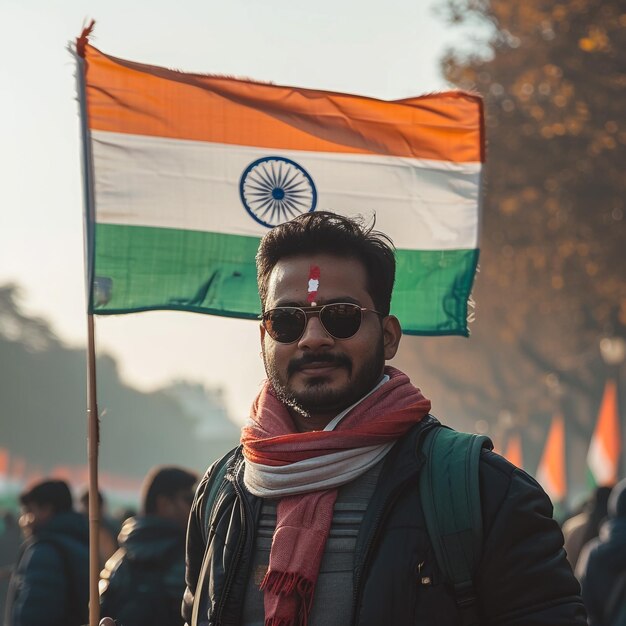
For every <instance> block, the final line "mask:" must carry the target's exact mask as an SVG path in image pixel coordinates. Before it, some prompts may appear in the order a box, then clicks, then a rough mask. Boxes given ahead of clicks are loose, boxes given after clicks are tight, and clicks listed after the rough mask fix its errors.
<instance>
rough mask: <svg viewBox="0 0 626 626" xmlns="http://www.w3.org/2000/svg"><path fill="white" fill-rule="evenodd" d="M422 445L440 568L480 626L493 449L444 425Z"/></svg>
mask: <svg viewBox="0 0 626 626" xmlns="http://www.w3.org/2000/svg"><path fill="white" fill-rule="evenodd" d="M418 441H420V442H421V443H418V448H419V449H418V454H421V455H422V456H423V457H425V459H424V466H423V468H422V470H421V471H420V475H419V492H420V500H421V504H422V509H423V511H424V518H425V520H426V530H427V531H428V536H429V538H430V541H431V543H432V546H433V552H434V553H435V558H436V560H437V565H438V566H439V569H440V570H441V572H442V574H443V577H444V580H445V581H446V583H448V584H449V585H450V586H451V588H452V589H453V591H454V595H455V599H456V604H457V606H458V608H459V612H460V614H461V621H462V625H463V626H477V625H478V624H480V621H479V619H478V614H477V612H476V593H475V590H474V583H473V580H474V575H475V573H476V569H477V567H478V563H479V561H480V557H481V554H482V539H483V529H482V512H481V503H480V487H479V480H478V463H479V460H480V453H481V450H482V449H483V448H487V449H488V450H492V449H493V443H492V442H491V439H489V437H486V436H485V435H473V434H470V433H462V432H458V431H456V430H452V429H451V428H448V427H447V426H443V425H437V426H435V427H433V428H430V429H429V430H428V431H427V432H426V433H425V434H424V436H423V437H421V438H420V439H419V440H418ZM233 457H234V453H233V452H231V453H229V454H226V455H225V456H224V457H222V458H221V459H220V460H219V461H217V463H216V465H215V468H214V469H213V473H212V474H211V478H210V479H209V483H208V485H207V490H206V492H205V493H206V494H207V496H206V499H205V505H204V507H205V508H204V518H203V519H204V529H205V531H206V532H208V524H209V520H210V519H211V514H212V509H213V505H214V503H215V499H216V496H217V493H218V491H219V489H220V487H221V486H222V484H223V482H224V479H225V476H226V472H227V470H228V468H229V466H230V461H231V460H232V459H233ZM207 565H208V559H204V562H203V564H202V570H201V572H200V576H199V578H198V580H199V581H202V580H204V578H205V576H206V569H207ZM199 604H200V603H199V602H194V604H193V612H192V621H191V624H192V626H195V625H196V624H198V621H197V619H198V609H199V606H198V605H199ZM625 626H626V625H625Z"/></svg>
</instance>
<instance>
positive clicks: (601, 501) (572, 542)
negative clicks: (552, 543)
mask: <svg viewBox="0 0 626 626" xmlns="http://www.w3.org/2000/svg"><path fill="white" fill-rule="evenodd" d="M610 493H611V487H597V488H596V489H595V490H594V492H593V493H592V494H591V496H590V497H589V500H588V501H587V502H586V503H585V504H584V506H583V510H582V511H581V512H580V513H578V514H577V515H574V517H570V518H569V519H568V520H566V521H565V523H564V524H563V536H564V537H565V552H567V560H568V561H569V562H570V565H571V566H572V569H573V570H574V571H576V565H577V563H578V558H579V556H580V553H581V551H582V549H583V546H584V545H585V544H586V543H587V542H588V541H591V540H592V539H595V538H596V537H597V536H598V533H599V532H600V525H601V524H602V522H603V521H604V520H605V519H606V516H607V504H608V501H609V495H610Z"/></svg>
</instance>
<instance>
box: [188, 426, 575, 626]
mask: <svg viewBox="0 0 626 626" xmlns="http://www.w3.org/2000/svg"><path fill="white" fill-rule="evenodd" d="M436 424H437V421H436V420H435V419H434V418H432V417H430V416H429V417H428V418H426V419H425V420H423V421H422V422H421V423H420V424H418V425H417V426H416V427H414V428H413V429H412V430H411V431H410V432H409V433H408V434H407V435H406V436H405V437H403V438H402V439H401V440H399V441H398V443H397V444H396V445H395V446H394V448H392V450H391V451H390V452H389V453H388V455H387V457H386V459H385V461H384V465H383V468H382V471H381V474H380V477H379V479H378V483H377V486H376V490H375V492H374V495H373V496H372V499H371V501H370V504H369V507H368V509H367V511H366V514H365V517H364V519H363V523H362V526H361V529H360V532H359V536H358V539H357V544H356V549H355V554H354V578H353V587H354V588H353V621H352V623H353V624H354V625H355V626H356V625H358V626H370V625H372V626H380V625H381V624H393V625H394V626H404V625H406V626H408V625H410V624H421V625H424V626H427V625H428V624H433V625H434V624H436V625H437V626H453V625H454V626H456V625H460V624H461V621H460V620H461V617H460V613H459V610H458V608H457V606H456V601H455V597H454V595H453V593H452V592H451V590H450V589H449V588H448V587H447V585H445V584H443V582H442V576H441V572H440V571H439V570H438V567H437V564H436V562H435V558H434V555H433V551H432V547H431V545H430V541H429V539H428V535H427V532H426V529H425V522H424V517H423V513H422V509H421V504H420V498H419V494H418V490H417V486H418V473H419V471H420V468H421V467H422V465H423V457H422V456H421V455H420V454H418V453H417V449H418V438H419V436H420V434H423V433H424V432H425V431H426V429H427V428H430V427H433V426H435V425H436ZM210 473H211V468H210V469H209V471H208V472H207V475H205V477H204V479H203V481H202V483H201V484H200V486H199V488H198V492H197V495H196V500H195V502H194V505H193V507H192V512H191V517H190V521H189V529H188V533H187V590H186V591H185V600H184V603H183V613H184V616H185V619H186V621H187V623H191V613H192V605H193V598H194V595H195V593H196V590H197V589H198V587H199V585H198V579H199V577H200V570H201V566H202V560H203V556H204V553H205V547H206V546H205V541H204V536H205V532H204V531H203V524H204V521H203V510H204V507H203V502H204V498H205V496H206V493H205V487H206V485H207V480H208V477H209V476H210ZM480 488H481V498H482V513H483V529H484V549H483V557H482V562H481V565H480V567H479V571H478V574H477V577H476V580H475V584H476V590H477V594H478V607H477V608H478V611H479V613H480V615H481V620H482V623H483V624H494V625H495V624H498V625H506V626H539V625H541V626H544V625H555V626H567V625H577V626H585V624H586V617H585V610H584V607H583V605H582V601H581V599H580V597H579V591H580V590H579V586H578V583H577V582H576V579H575V578H574V576H573V574H572V571H571V568H570V566H569V564H568V563H567V560H566V558H565V551H564V550H563V536H562V534H561V531H560V529H559V527H558V525H557V524H556V522H555V521H554V520H553V519H552V518H551V513H552V506H551V504H550V501H549V499H548V497H547V496H546V494H545V493H544V492H543V490H542V489H541V487H540V486H539V485H538V484H537V483H536V482H535V481H534V480H533V479H532V478H531V477H530V476H528V475H527V474H526V473H524V472H523V471H521V470H519V469H517V468H516V467H515V466H513V465H511V464H510V463H508V462H507V461H506V460H505V459H503V458H502V457H500V456H498V455H497V454H494V453H493V452H489V451H484V452H483V453H482V457H481V463H480ZM215 501H216V504H217V506H216V507H215V512H214V516H213V517H212V519H211V520H210V533H209V546H208V552H207V558H208V568H207V575H206V577H205V581H204V584H202V585H200V587H201V588H202V601H201V606H203V610H202V611H201V613H200V619H199V623H203V624H207V623H208V624H209V625H210V626H238V625H239V624H240V619H241V609H242V603H243V598H244V594H245V588H246V582H247V579H248V576H249V573H250V564H251V562H252V555H253V549H254V537H255V524H256V520H257V519H258V514H259V511H260V504H261V503H260V500H259V499H258V498H255V497H254V496H252V495H251V494H250V493H249V492H248V491H247V490H246V488H245V486H244V485H243V457H242V454H241V450H240V449H237V450H235V451H234V452H233V453H231V460H230V469H229V472H228V473H227V480H226V481H225V485H224V487H223V488H221V489H220V490H219V493H218V494H217V497H216V500H215ZM420 564H421V568H418V565H420ZM418 569H419V574H418ZM424 579H427V580H428V579H429V580H428V584H421V581H422V580H424ZM207 616H208V620H207Z"/></svg>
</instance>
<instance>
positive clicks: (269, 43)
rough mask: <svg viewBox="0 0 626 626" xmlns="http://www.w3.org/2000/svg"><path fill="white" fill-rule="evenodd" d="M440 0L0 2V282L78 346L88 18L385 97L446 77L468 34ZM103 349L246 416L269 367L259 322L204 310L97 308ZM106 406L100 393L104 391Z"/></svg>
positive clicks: (286, 79)
mask: <svg viewBox="0 0 626 626" xmlns="http://www.w3.org/2000/svg"><path fill="white" fill-rule="evenodd" d="M437 4H439V3H438V2H437V1H436V0H386V2H385V3H382V2H375V1H371V0H316V1H315V2H306V3H305V2H297V1H294V0H229V1H228V2H223V1H221V2H214V1H213V0H202V1H199V0H180V1H179V2H171V1H170V2H164V1H162V0H153V1H151V2H142V1H136V2H129V1H128V0H123V1H122V0H106V1H104V0H98V1H95V0H60V1H59V2H50V1H49V0H46V1H44V0H0V58H1V59H2V62H1V63H0V85H2V90H1V92H0V171H1V172H2V175H1V176H0V284H2V283H6V282H10V281H12V282H17V283H19V284H20V285H21V286H22V287H23V303H24V306H25V308H26V310H27V311H28V312H30V313H34V314H37V315H41V316H44V317H46V318H47V319H49V320H50V321H51V322H52V324H53V326H54V328H55V330H56V332H57V333H58V334H59V336H60V337H61V338H62V339H63V340H64V341H66V342H67V343H68V344H71V345H79V344H84V342H85V334H86V323H85V315H84V311H85V297H84V277H83V241H82V189H81V178H80V150H79V148H80V143H79V126H78V113H77V105H76V102H75V85H74V62H73V59H72V57H71V55H70V54H69V53H68V52H67V50H66V46H67V43H68V41H70V40H72V39H74V38H75V37H76V36H77V35H78V34H79V33H80V30H81V27H82V24H83V22H84V21H85V20H86V19H87V18H94V19H95V20H96V28H95V32H94V35H93V36H92V38H91V42H92V43H93V45H95V46H96V47H98V48H100V49H101V50H103V51H104V52H107V53H109V54H112V55H114V56H118V57H122V58H127V59H131V60H134V61H139V62H144V63H151V64H155V65H165V66H168V67H173V68H177V69H181V70H188V71H196V72H210V73H216V74H228V75H234V76H239V77H248V78H253V79H258V80H262V81H272V82H274V83H278V84H287V85H296V86H300V87H314V88H320V89H329V90H335V91H346V92H351V93H357V94H364V95H369V96H375V97H379V98H385V99H395V98H403V97H409V96H415V95H420V94H422V93H426V92H429V91H435V90H440V89H444V88H446V87H447V85H446V83H445V82H444V80H443V79H442V78H441V76H440V74H439V67H438V61H439V58H440V57H441V55H442V54H443V52H444V50H445V49H446V48H447V47H448V46H450V45H451V44H459V43H463V44H465V43H466V42H467V31H463V30H461V29H451V28H450V27H448V26H447V25H446V24H445V23H444V21H443V19H442V18H441V17H438V16H437V15H436V14H435V13H434V11H433V6H436V5H437ZM96 322H97V325H96V340H97V344H98V349H99V351H100V352H108V353H110V354H112V355H114V356H115V357H116V359H117V360H118V362H119V364H120V367H121V371H122V375H123V376H124V378H125V379H126V380H127V381H128V382H129V383H131V384H133V385H136V386H138V387H140V388H143V389H151V388H154V387H157V386H159V385H161V384H165V383H167V382H168V381H170V380H172V379H176V378H185V379H189V380H192V381H200V382H203V383H205V384H207V385H211V386H212V385H220V386H223V387H224V388H225V389H226V397H227V399H228V403H229V408H230V409H231V412H232V414H233V416H235V417H236V418H238V419H240V420H241V419H242V418H243V417H244V416H245V414H246V413H247V410H248V407H249V406H250V403H251V401H252V399H253V396H254V394H255V393H256V391H257V390H258V388H259V384H260V382H261V381H262V380H263V376H264V375H263V368H262V362H261V358H260V356H259V352H260V345H259V339H258V335H259V333H258V325H257V324H256V323H255V322H251V321H244V320H232V319H226V318H218V317H212V316H207V315H199V314H195V313H158V312H155V313H140V314H134V315H122V316H116V317H106V316H104V317H99V318H97V320H96ZM99 401H100V402H99V403H100V408H101V409H102V408H105V407H106V404H107V399H106V398H103V397H100V398H99Z"/></svg>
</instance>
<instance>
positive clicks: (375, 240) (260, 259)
mask: <svg viewBox="0 0 626 626" xmlns="http://www.w3.org/2000/svg"><path fill="white" fill-rule="evenodd" d="M375 222H376V218H375V217H374V218H373V219H372V223H371V224H369V225H367V224H366V223H365V220H364V219H363V218H362V217H355V218H350V217H345V216H343V215H337V214H336V213H331V212H330V211H315V212H311V213H305V214H304V215H300V216H298V217H296V218H295V219H293V220H291V221H289V222H285V223H284V224H280V225H279V226H276V227H275V228H272V230H270V231H269V232H268V233H267V234H266V235H265V236H264V237H263V239H261V243H260V244H259V249H258V251H257V255H256V267H257V284H258V288H259V297H260V298H261V305H262V307H263V310H265V301H266V298H267V283H268V280H269V276H270V274H271V272H272V270H273V269H274V266H275V265H276V263H278V261H280V260H281V259H284V258H288V257H296V256H302V255H303V254H320V253H322V254H331V255H333V256H338V257H344V258H353V259H356V260H357V261H360V262H361V263H363V265H364V266H365V270H366V277H367V291H368V293H369V294H370V296H371V297H372V301H373V302H374V306H375V307H376V309H377V310H378V311H379V312H380V313H382V314H383V315H389V309H390V307H391V294H392V292H393V283H394V281H395V278H396V258H395V253H394V245H393V242H392V241H391V239H390V238H389V237H388V236H387V235H385V234H384V233H381V232H378V231H375V230H374V224H375Z"/></svg>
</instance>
